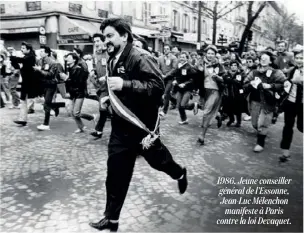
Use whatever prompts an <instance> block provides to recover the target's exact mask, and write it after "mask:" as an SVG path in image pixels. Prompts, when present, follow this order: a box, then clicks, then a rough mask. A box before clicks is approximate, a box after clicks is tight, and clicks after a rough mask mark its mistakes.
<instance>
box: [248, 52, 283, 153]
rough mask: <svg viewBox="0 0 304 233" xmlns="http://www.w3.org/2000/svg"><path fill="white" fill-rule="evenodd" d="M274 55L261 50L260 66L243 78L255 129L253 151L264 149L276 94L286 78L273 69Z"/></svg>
mask: <svg viewBox="0 0 304 233" xmlns="http://www.w3.org/2000/svg"><path fill="white" fill-rule="evenodd" d="M273 65H274V57H273V54H272V53H271V52H269V51H262V52H261V57H260V66H259V67H258V69H256V70H253V71H251V72H250V73H249V75H248V76H247V77H246V78H245V81H244V90H245V92H246V94H248V95H249V96H248V100H249V105H250V113H251V123H252V126H253V128H255V129H256V130H257V142H256V145H255V147H254V149H253V151H254V152H257V153H259V152H261V151H263V150H264V146H265V138H266V136H267V133H268V130H269V126H270V124H271V120H272V116H273V112H274V111H275V107H276V102H277V97H276V96H277V95H276V92H279V93H280V92H281V91H282V88H283V83H284V81H285V79H286V77H285V75H284V74H283V72H282V71H281V70H278V69H274V68H273Z"/></svg>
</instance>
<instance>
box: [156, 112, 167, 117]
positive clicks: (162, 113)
mask: <svg viewBox="0 0 304 233" xmlns="http://www.w3.org/2000/svg"><path fill="white" fill-rule="evenodd" d="M158 114H159V115H160V116H161V117H164V116H166V113H164V112H163V111H160V112H159V113H158Z"/></svg>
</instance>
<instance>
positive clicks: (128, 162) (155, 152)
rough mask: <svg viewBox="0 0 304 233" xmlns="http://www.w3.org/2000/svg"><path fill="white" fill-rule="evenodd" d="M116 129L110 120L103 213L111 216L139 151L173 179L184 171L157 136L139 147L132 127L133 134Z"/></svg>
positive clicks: (117, 209) (117, 211) (115, 215)
mask: <svg viewBox="0 0 304 233" xmlns="http://www.w3.org/2000/svg"><path fill="white" fill-rule="evenodd" d="M119 131H120V130H116V129H115V127H113V121H112V132H111V136H110V141H109V145H108V155H109V157H108V161H107V167H108V170H107V179H106V190H107V203H106V210H105V213H104V214H105V216H106V217H107V218H108V219H111V220H118V219H119V215H120V212H121V209H122V206H123V204H124V201H125V198H126V195H127V192H128V188H129V184H130V181H131V178H132V174H133V168H134V165H135V161H136V157H137V155H138V154H140V155H142V156H143V157H144V158H145V160H146V161H147V162H148V163H149V165H150V166H151V167H152V168H154V169H156V170H158V171H162V172H165V173H166V174H168V175H169V176H171V178H172V179H175V180H177V179H179V178H180V177H181V176H182V175H183V169H182V168H181V166H180V165H178V164H177V163H176V162H175V161H174V160H173V158H172V155H171V153H170V152H169V150H168V149H167V148H166V146H165V145H164V144H162V142H161V141H160V140H159V139H157V140H156V141H155V142H154V144H153V145H152V146H151V147H150V148H149V149H148V150H142V148H141V144H140V141H141V140H142V137H136V138H137V139H134V135H136V134H134V130H133V132H132V134H131V133H130V134H127V133H124V132H121V131H120V132H119ZM126 132H130V131H129V130H128V131H126Z"/></svg>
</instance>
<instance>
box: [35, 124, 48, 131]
mask: <svg viewBox="0 0 304 233" xmlns="http://www.w3.org/2000/svg"><path fill="white" fill-rule="evenodd" d="M37 129H38V130H40V131H44V130H50V126H49V125H38V126H37Z"/></svg>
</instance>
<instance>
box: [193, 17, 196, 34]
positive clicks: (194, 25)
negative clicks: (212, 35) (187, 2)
mask: <svg viewBox="0 0 304 233" xmlns="http://www.w3.org/2000/svg"><path fill="white" fill-rule="evenodd" d="M196 30H197V18H196V17H193V33H196Z"/></svg>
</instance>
